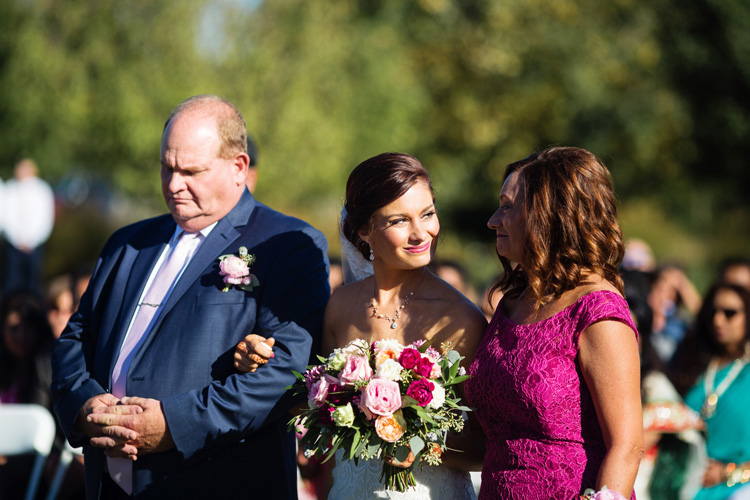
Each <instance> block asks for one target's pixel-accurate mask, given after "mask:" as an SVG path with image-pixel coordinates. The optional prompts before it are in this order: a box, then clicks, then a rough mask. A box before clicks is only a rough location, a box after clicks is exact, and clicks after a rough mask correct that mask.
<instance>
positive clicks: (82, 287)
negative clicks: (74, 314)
mask: <svg viewBox="0 0 750 500" xmlns="http://www.w3.org/2000/svg"><path fill="white" fill-rule="evenodd" d="M93 273H94V266H93V265H92V264H84V265H82V266H79V267H78V269H76V270H75V271H74V272H73V276H72V278H71V279H72V281H73V311H75V310H76V309H78V303H79V302H80V301H81V297H82V296H83V292H85V291H86V288H87V287H88V286H89V281H90V280H91V275H92V274H93Z"/></svg>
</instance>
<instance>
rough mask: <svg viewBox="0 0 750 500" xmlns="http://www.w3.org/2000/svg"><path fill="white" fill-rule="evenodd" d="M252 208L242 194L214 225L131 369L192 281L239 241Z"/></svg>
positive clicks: (250, 200)
mask: <svg viewBox="0 0 750 500" xmlns="http://www.w3.org/2000/svg"><path fill="white" fill-rule="evenodd" d="M254 207H255V199H254V198H253V197H252V195H251V194H250V192H249V191H247V190H245V193H244V194H243V196H242V198H240V201H239V202H238V203H237V205H236V206H235V207H234V208H233V209H232V211H231V212H229V214H227V215H226V217H224V218H223V219H221V220H219V221H218V222H217V223H216V227H214V228H213V230H211V233H209V235H208V237H207V238H206V241H204V242H203V243H202V244H201V246H200V248H198V251H197V252H196V253H195V255H193V258H192V259H190V263H189V264H188V266H187V268H186V269H185V271H184V272H183V273H182V276H181V277H180V279H179V281H177V284H176V285H175V287H174V289H173V290H172V293H171V294H170V295H169V298H168V299H167V303H166V304H164V307H163V308H162V309H161V311H159V315H158V316H157V317H156V321H155V322H154V324H153V326H152V327H151V331H150V332H149V333H148V337H147V338H146V341H145V342H144V343H143V345H142V346H141V347H140V348H139V349H138V353H136V355H135V357H134V358H133V363H132V365H131V366H133V365H135V364H136V363H138V361H139V360H140V358H141V357H142V356H143V353H145V352H146V350H147V349H148V346H149V345H150V344H151V342H152V341H153V339H154V337H155V335H157V334H158V332H159V328H160V327H161V324H162V323H163V321H164V318H165V317H166V316H167V314H169V311H171V310H172V308H174V306H175V304H177V302H179V301H180V300H181V299H182V298H183V296H184V295H185V293H186V292H187V291H188V290H189V289H190V288H191V287H192V286H193V284H194V283H195V281H196V280H198V279H200V277H201V276H202V275H203V274H204V271H205V270H206V268H209V267H212V265H213V263H214V262H215V261H216V260H217V259H218V258H219V256H220V255H222V253H224V250H225V249H226V248H227V247H230V246H231V245H232V243H233V242H234V241H235V240H236V239H237V238H239V236H240V234H241V233H240V231H239V229H240V228H241V227H242V226H245V225H246V224H247V222H248V219H249V217H250V214H251V212H252V210H253V208H254ZM238 250H239V248H237V249H235V250H234V252H237V251H238ZM217 268H218V266H217ZM217 273H218V271H217ZM141 290H143V285H142V286H141ZM136 300H137V297H136ZM131 315H132V313H131Z"/></svg>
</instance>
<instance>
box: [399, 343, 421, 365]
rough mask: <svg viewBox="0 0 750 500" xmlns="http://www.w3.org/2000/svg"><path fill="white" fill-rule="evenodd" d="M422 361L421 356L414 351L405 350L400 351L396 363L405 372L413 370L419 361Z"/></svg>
mask: <svg viewBox="0 0 750 500" xmlns="http://www.w3.org/2000/svg"><path fill="white" fill-rule="evenodd" d="M421 359H422V355H421V354H420V353H419V351H417V350H416V349H411V348H408V347H407V348H406V349H404V350H403V351H401V356H399V358H398V362H399V363H401V366H403V367H404V368H406V369H407V370H411V369H413V368H414V367H415V366H417V365H418V364H419V360H421Z"/></svg>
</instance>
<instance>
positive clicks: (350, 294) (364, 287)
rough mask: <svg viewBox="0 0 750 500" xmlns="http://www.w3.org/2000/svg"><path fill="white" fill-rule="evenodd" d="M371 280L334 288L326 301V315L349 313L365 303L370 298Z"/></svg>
mask: <svg viewBox="0 0 750 500" xmlns="http://www.w3.org/2000/svg"><path fill="white" fill-rule="evenodd" d="M373 279H374V278H372V277H369V278H365V279H363V280H360V281H355V282H353V283H349V284H347V285H341V286H340V287H338V288H336V290H334V291H333V293H332V294H331V298H330V299H329V300H328V306H327V307H326V314H339V313H343V312H346V311H351V310H352V308H354V307H357V306H359V305H362V303H363V302H367V298H368V297H370V298H372V287H373V283H372V280H373ZM368 292H369V294H368Z"/></svg>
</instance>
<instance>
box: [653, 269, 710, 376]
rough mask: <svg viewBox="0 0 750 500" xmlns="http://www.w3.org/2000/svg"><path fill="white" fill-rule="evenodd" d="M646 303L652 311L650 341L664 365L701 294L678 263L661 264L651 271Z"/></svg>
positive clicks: (670, 356)
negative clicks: (652, 275) (651, 276)
mask: <svg viewBox="0 0 750 500" xmlns="http://www.w3.org/2000/svg"><path fill="white" fill-rule="evenodd" d="M648 303H649V306H650V307H651V311H652V314H653V321H652V330H653V333H654V334H653V336H652V343H653V346H654V349H656V353H657V354H658V355H659V358H660V359H661V360H662V362H664V363H665V364H666V365H668V364H669V363H670V362H671V360H672V356H673V355H674V352H675V350H676V349H677V346H679V344H680V342H682V339H683V338H685V333H686V332H687V329H688V327H689V325H690V323H691V322H692V318H693V316H694V315H695V314H696V313H697V312H698V309H700V306H701V297H700V295H699V294H698V291H697V290H696V288H695V286H694V285H693V283H692V282H691V281H690V279H688V277H687V275H686V274H685V271H683V269H682V268H681V267H680V266H678V265H676V264H665V265H662V266H661V267H660V268H659V269H658V270H657V271H656V273H655V277H654V282H653V284H652V286H651V291H650V292H649V296H648Z"/></svg>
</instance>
